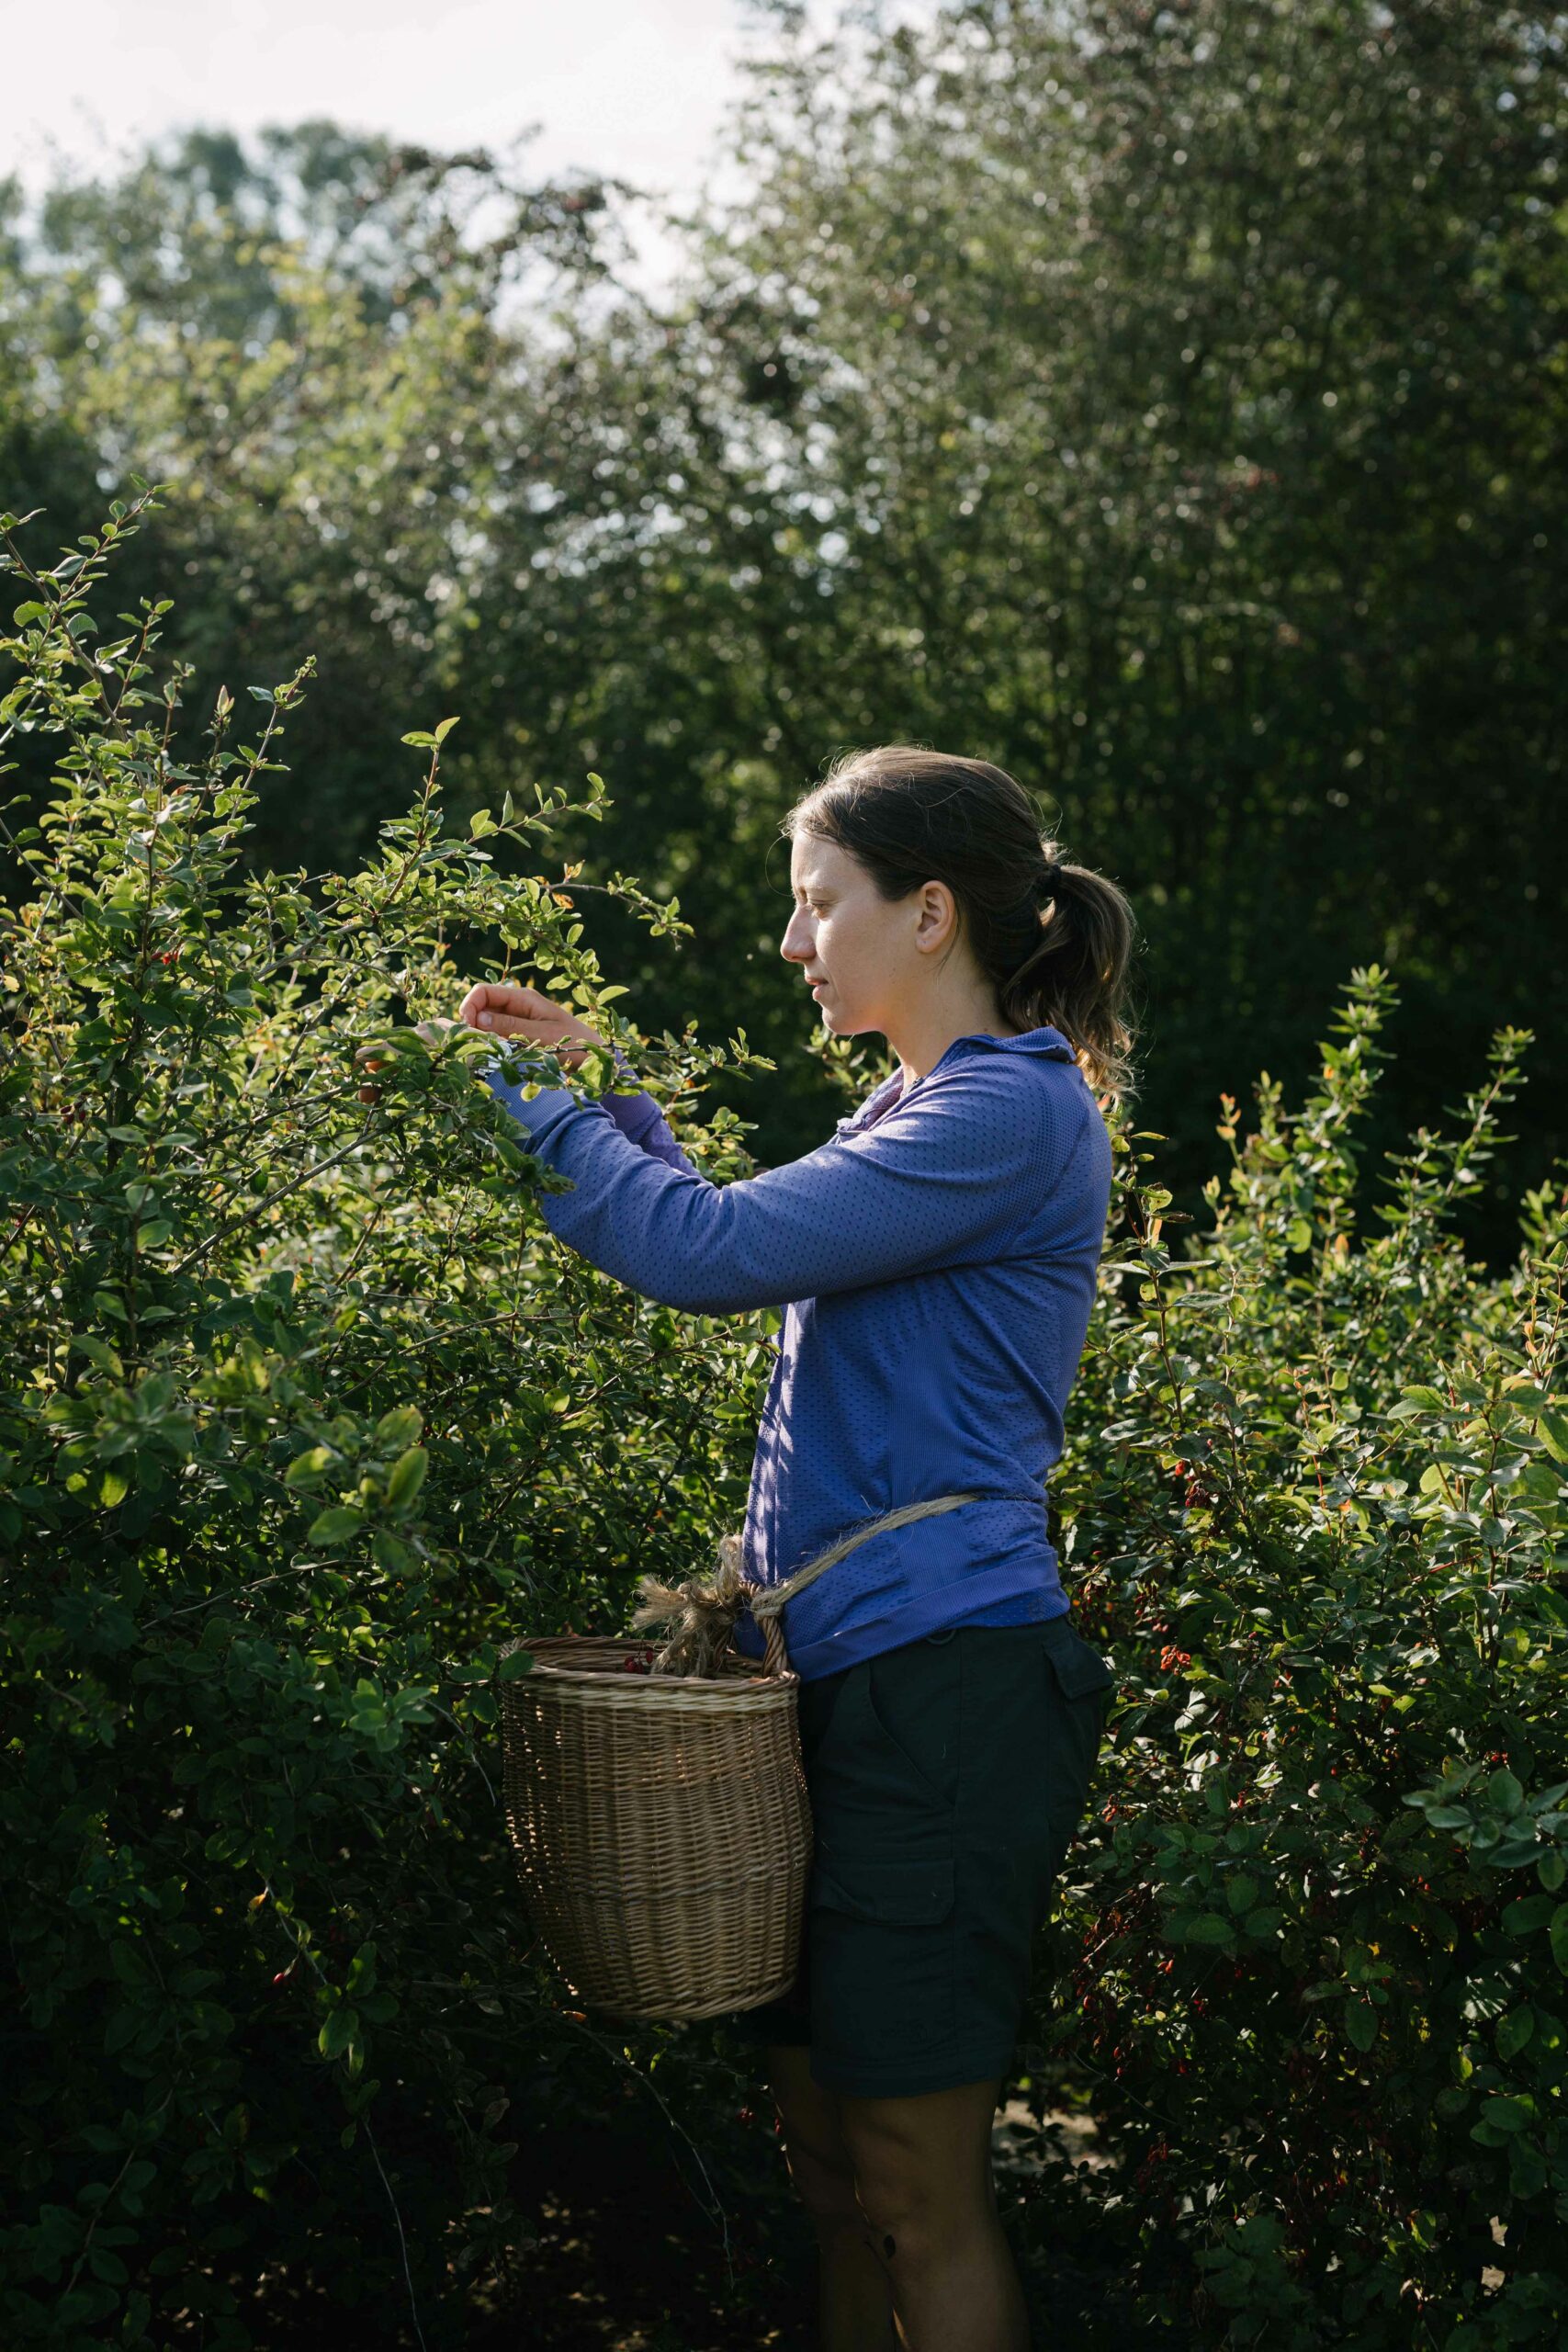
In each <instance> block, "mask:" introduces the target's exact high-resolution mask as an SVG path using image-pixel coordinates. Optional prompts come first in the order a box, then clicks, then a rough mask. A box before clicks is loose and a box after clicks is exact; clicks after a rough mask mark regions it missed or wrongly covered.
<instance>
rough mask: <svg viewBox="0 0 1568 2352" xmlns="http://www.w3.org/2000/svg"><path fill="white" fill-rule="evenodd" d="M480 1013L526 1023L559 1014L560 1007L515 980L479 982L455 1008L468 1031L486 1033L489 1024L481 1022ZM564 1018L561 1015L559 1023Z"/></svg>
mask: <svg viewBox="0 0 1568 2352" xmlns="http://www.w3.org/2000/svg"><path fill="white" fill-rule="evenodd" d="M481 1012H506V1013H511V1014H512V1015H513V1016H514V1017H516V1018H521V1019H524V1020H528V1019H537V1018H538V1017H539V1016H540V1015H541V1014H545V1013H551V1012H555V1013H559V1012H560V1007H559V1006H558V1005H554V1004H552V1003H551V1002H550V1000H549V998H548V997H547V996H541V995H540V994H539V991H538V989H525V988H523V987H522V986H521V985H520V984H519V983H518V982H517V981H516V980H480V981H479V982H478V983H477V985H476V986H475V987H473V988H471V989H469V990H468V995H467V996H466V997H465V998H464V999H463V1001H462V1003H461V1004H460V1005H459V1006H458V1007H457V1018H458V1020H459V1021H466V1022H467V1023H468V1026H469V1028H470V1029H480V1028H484V1029H488V1028H489V1027H490V1026H491V1023H489V1022H488V1021H484V1022H481V1021H480V1019H479V1015H480V1013H481ZM566 1017H567V1016H566V1015H564V1014H562V1015H561V1018H562V1019H565V1018H566Z"/></svg>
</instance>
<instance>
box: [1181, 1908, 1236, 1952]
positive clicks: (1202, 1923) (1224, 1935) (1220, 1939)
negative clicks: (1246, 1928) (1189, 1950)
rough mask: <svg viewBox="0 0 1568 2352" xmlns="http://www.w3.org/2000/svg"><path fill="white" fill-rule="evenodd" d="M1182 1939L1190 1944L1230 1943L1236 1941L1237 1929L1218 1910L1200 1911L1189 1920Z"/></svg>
mask: <svg viewBox="0 0 1568 2352" xmlns="http://www.w3.org/2000/svg"><path fill="white" fill-rule="evenodd" d="M1181 1940H1182V1942H1183V1943H1189V1944H1229V1943H1234V1942H1235V1928H1233V1927H1232V1925H1231V1923H1230V1921H1229V1920H1228V1919H1222V1918H1221V1917H1220V1915H1219V1913H1218V1912H1217V1911H1200V1912H1198V1913H1196V1914H1195V1916H1194V1917H1191V1918H1190V1919H1189V1920H1188V1922H1187V1924H1186V1927H1185V1928H1184V1929H1183V1932H1182V1937H1181Z"/></svg>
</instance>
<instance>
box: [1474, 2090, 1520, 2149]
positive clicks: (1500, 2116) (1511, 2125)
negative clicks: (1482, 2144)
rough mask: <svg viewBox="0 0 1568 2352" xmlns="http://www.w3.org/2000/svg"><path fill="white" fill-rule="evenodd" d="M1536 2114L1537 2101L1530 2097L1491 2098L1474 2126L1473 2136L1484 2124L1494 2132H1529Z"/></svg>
mask: <svg viewBox="0 0 1568 2352" xmlns="http://www.w3.org/2000/svg"><path fill="white" fill-rule="evenodd" d="M1534 2115H1535V2102H1534V2100H1533V2099H1529V2098H1489V2099H1488V2100H1487V2102H1486V2104H1485V2106H1484V2107H1483V2109H1482V2110H1481V2114H1480V2117H1479V2119H1478V2120H1477V2122H1476V2123H1475V2125H1474V2126H1473V2127H1472V2131H1471V2135H1470V2136H1471V2138H1472V2140H1473V2139H1474V2137H1475V2134H1476V2132H1477V2131H1479V2130H1480V2129H1481V2128H1482V2126H1483V2125H1485V2126H1488V2127H1489V2128H1490V2129H1491V2130H1492V2131H1529V2126H1530V2123H1531V2121H1532V2120H1533V2118H1534Z"/></svg>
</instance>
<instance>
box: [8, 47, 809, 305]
mask: <svg viewBox="0 0 1568 2352" xmlns="http://www.w3.org/2000/svg"><path fill="white" fill-rule="evenodd" d="M833 13H834V12H833V10H832V9H831V6H829V0H818V5H816V6H813V8H812V11H811V19H812V21H813V22H814V23H816V22H820V23H822V24H823V25H826V24H827V23H828V22H830V21H831V17H832V15H833ZM0 39H3V40H4V47H5V54H6V79H7V82H8V84H9V85H10V90H11V96H10V97H9V99H8V100H7V103H6V110H5V111H6V120H5V123H4V127H3V128H0V174H5V173H7V172H13V171H14V172H17V173H19V174H20V175H21V178H22V180H23V183H24V185H25V186H28V187H37V186H38V185H39V183H40V182H41V181H42V180H44V179H45V178H46V177H48V176H50V175H51V165H53V164H56V163H57V162H58V161H59V160H60V159H63V160H64V161H65V162H67V163H68V164H70V165H71V166H73V167H74V168H77V169H83V168H85V169H95V170H96V169H102V168H104V167H105V166H106V165H109V164H112V163H113V160H114V158H115V155H116V153H117V151H120V152H123V151H125V150H128V149H130V148H132V147H134V146H135V145H137V144H139V143H140V142H141V141H143V140H144V139H146V138H147V137H149V136H152V135H156V134H158V133H160V132H164V131H166V130H175V129H180V128H185V127H187V126H193V125H197V124H199V125H201V126H203V127H205V128H209V129H217V128H220V127H221V128H227V129H230V130H255V129H257V128H259V127H260V126H261V125H262V124H264V123H271V122H297V121H300V120H302V119H307V118H309V117H310V116H323V115H324V116H329V117H331V118H333V119H335V120H337V121H339V122H341V123H343V124H344V126H345V127H347V128H349V129H351V130H382V131H388V132H390V133H392V134H393V135H395V136H398V137H402V138H407V139H409V140H412V141H420V142H422V143H423V144H426V145H429V146H433V147H457V146H468V145H477V144H491V145H495V146H502V145H504V144H506V143H508V142H509V141H513V140H514V139H515V138H516V137H517V136H518V135H519V134H520V133H521V132H522V131H524V130H525V129H527V128H528V126H529V125H530V124H535V123H536V124H537V125H538V126H539V130H538V135H537V136H536V138H535V139H534V140H532V141H530V142H529V143H528V145H527V146H526V147H525V150H524V151H523V152H524V159H525V169H526V170H527V171H528V172H530V173H531V174H534V175H537V176H539V177H540V178H543V177H545V176H547V175H552V174H555V173H559V172H567V171H575V170H582V171H589V172H603V173H606V174H613V175H615V176H617V177H619V178H622V179H626V180H630V181H632V182H634V183H636V184H637V185H638V186H640V187H649V188H650V189H655V190H658V191H659V192H660V193H661V194H662V195H663V196H664V197H665V198H669V199H672V200H674V201H676V202H678V203H679V202H684V201H687V200H689V199H691V198H694V197H695V196H696V195H697V194H698V193H699V192H700V190H701V189H702V187H704V185H705V184H708V185H711V186H712V187H714V188H715V189H716V190H720V191H722V190H723V189H724V188H726V187H728V186H729V185H730V183H729V182H728V179H727V177H726V176H725V175H723V174H722V173H721V172H719V171H718V170H717V168H716V157H715V155H714V153H713V149H714V142H715V139H716V133H717V131H718V129H719V125H720V122H721V120H722V118H723V116H724V113H725V111H726V108H727V107H728V103H729V101H730V100H731V98H732V97H733V96H734V95H735V94H736V93H737V92H738V90H739V86H740V79H741V77H740V75H739V71H738V65H737V60H738V58H739V56H740V55H741V54H742V53H743V52H744V51H745V50H746V49H747V48H748V47H749V46H750V47H755V46H756V45H757V42H758V39H759V35H758V30H757V19H756V17H755V16H754V15H753V14H752V12H751V11H750V8H749V7H748V6H747V5H746V0H456V5H453V6H437V7H434V8H433V7H432V6H430V0H418V5H416V4H415V0H70V5H69V6H64V5H62V0H56V4H55V5H54V6H51V7H37V6H23V5H22V0H7V5H6V6H4V7H3V8H0ZM628 226H630V227H631V228H632V229H633V230H634V232H635V233H636V235H637V248H638V252H639V254H640V256H641V264H640V267H641V275H642V276H643V277H644V279H645V282H646V283H647V284H648V285H649V288H651V287H652V286H653V285H655V284H658V283H660V281H661V280H662V279H663V278H664V277H666V275H667V274H668V272H669V270H670V269H671V267H672V266H674V260H675V254H674V249H673V248H672V247H667V246H666V244H665V243H664V241H662V240H660V239H659V238H658V237H657V236H656V235H654V234H653V233H652V232H650V230H649V227H648V224H647V220H646V217H645V216H639V215H636V214H634V215H633V217H632V219H631V220H630V221H629V222H628Z"/></svg>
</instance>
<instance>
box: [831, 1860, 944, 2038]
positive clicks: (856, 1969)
mask: <svg viewBox="0 0 1568 2352" xmlns="http://www.w3.org/2000/svg"><path fill="white" fill-rule="evenodd" d="M953 1900H954V1883H953V1860H952V1857H951V1856H947V1855H937V1856H931V1857H930V1858H927V1859H919V1858H916V1857H913V1856H910V1857H903V1856H899V1857H890V1856H887V1855H885V1854H861V1853H840V1852H832V1851H829V1850H825V1849H823V1848H821V1847H820V1846H819V1847H818V1850H817V1855H816V1858H815V1860H814V1862H813V1865H812V1872H811V1885H810V1890H809V1893H808V1894H807V1908H808V1917H809V1936H810V1945H811V2001H812V2040H813V2041H814V2042H820V2043H821V2044H822V2045H824V2046H825V2047H827V2046H830V2047H831V2049H832V2050H833V2051H834V2052H835V2053H842V2055H843V2057H844V2058H845V2059H846V2060H859V2061H861V2062H863V2063H872V2064H874V2063H877V2062H879V2061H880V2062H882V2063H884V2064H886V2062H887V2061H889V2060H890V2059H893V2058H897V2057H900V2056H903V2055H906V2054H908V2053H909V2052H912V2051H914V2050H918V2049H919V2047H920V2046H921V2045H922V2044H923V2043H925V2042H928V2041H941V2040H943V2039H945V2038H946V2037H947V2036H948V2035H949V2034H951V2033H952V2031H953V2012H954V1983H953V1979H954V1973H955V1971H954V1952H953V1938H954V1932H955V1924H956V1923H955V1920H954V1917H953Z"/></svg>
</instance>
